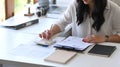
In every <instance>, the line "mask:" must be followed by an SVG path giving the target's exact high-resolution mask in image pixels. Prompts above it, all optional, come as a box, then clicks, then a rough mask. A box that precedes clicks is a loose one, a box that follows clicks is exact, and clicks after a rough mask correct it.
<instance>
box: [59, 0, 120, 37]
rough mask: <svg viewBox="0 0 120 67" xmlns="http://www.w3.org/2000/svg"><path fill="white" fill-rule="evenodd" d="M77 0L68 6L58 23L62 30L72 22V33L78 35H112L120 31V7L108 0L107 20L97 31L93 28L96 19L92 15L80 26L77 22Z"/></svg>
mask: <svg viewBox="0 0 120 67" xmlns="http://www.w3.org/2000/svg"><path fill="white" fill-rule="evenodd" d="M76 6H77V3H76V0H74V2H73V3H72V4H71V5H70V6H69V7H68V9H67V10H66V12H65V13H64V15H63V16H62V18H61V19H60V20H59V21H58V23H57V25H58V26H59V27H60V29H61V31H64V30H65V27H66V26H67V25H68V24H70V23H72V35H73V36H78V37H86V36H87V35H90V34H96V35H102V36H105V35H112V34H119V33H120V7H119V6H118V5H117V4H115V3H113V2H112V1H110V0H108V3H107V6H106V9H105V11H104V17H105V22H104V24H103V25H102V26H101V29H100V31H99V32H96V31H95V30H94V29H93V28H92V24H93V22H94V20H93V19H92V18H91V17H89V16H88V17H87V18H86V19H85V20H84V21H83V23H82V24H80V25H79V26H78V25H77V23H76V19H77V17H76Z"/></svg>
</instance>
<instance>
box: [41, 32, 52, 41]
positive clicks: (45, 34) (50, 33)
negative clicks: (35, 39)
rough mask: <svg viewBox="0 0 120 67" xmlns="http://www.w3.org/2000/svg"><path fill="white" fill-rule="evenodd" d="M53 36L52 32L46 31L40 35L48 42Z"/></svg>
mask: <svg viewBox="0 0 120 67" xmlns="http://www.w3.org/2000/svg"><path fill="white" fill-rule="evenodd" d="M52 36H53V34H52V31H51V30H45V31H44V32H42V33H40V34H39V37H40V38H43V39H47V40H49V39H50V38H51V37H52Z"/></svg>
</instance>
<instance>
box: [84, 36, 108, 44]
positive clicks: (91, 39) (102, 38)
mask: <svg viewBox="0 0 120 67" xmlns="http://www.w3.org/2000/svg"><path fill="white" fill-rule="evenodd" d="M105 40H106V38H105V36H100V35H89V36H87V37H86V38H84V39H83V41H84V42H87V43H102V42H105Z"/></svg>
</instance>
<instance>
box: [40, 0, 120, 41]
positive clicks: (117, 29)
mask: <svg viewBox="0 0 120 67" xmlns="http://www.w3.org/2000/svg"><path fill="white" fill-rule="evenodd" d="M119 17H120V7H119V6H118V5H116V4H115V3H113V2H112V1H110V0H75V1H74V2H73V3H72V4H71V5H70V7H69V8H68V9H67V10H66V12H65V14H64V16H63V17H62V18H61V19H60V21H59V22H58V24H55V25H54V26H52V28H51V29H50V30H46V31H44V32H43V33H41V34H39V36H40V37H41V38H45V39H49V38H50V37H51V36H53V35H54V34H56V33H59V32H60V31H63V30H64V28H65V27H66V26H67V25H68V24H70V23H72V35H73V36H78V37H82V38H84V39H83V41H84V42H90V43H102V42H120V35H119V34H120V19H119Z"/></svg>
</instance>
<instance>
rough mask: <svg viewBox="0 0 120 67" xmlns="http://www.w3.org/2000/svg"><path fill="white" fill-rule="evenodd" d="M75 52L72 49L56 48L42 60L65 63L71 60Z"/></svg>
mask: <svg viewBox="0 0 120 67" xmlns="http://www.w3.org/2000/svg"><path fill="white" fill-rule="evenodd" d="M76 54H77V53H76V52H72V51H66V50H56V51H55V52H54V53H52V54H51V55H49V56H48V57H46V58H45V59H44V60H45V61H50V62H56V63H61V64H65V63H67V62H68V61H69V60H71V59H72V58H73V57H74V56H75V55H76Z"/></svg>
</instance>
